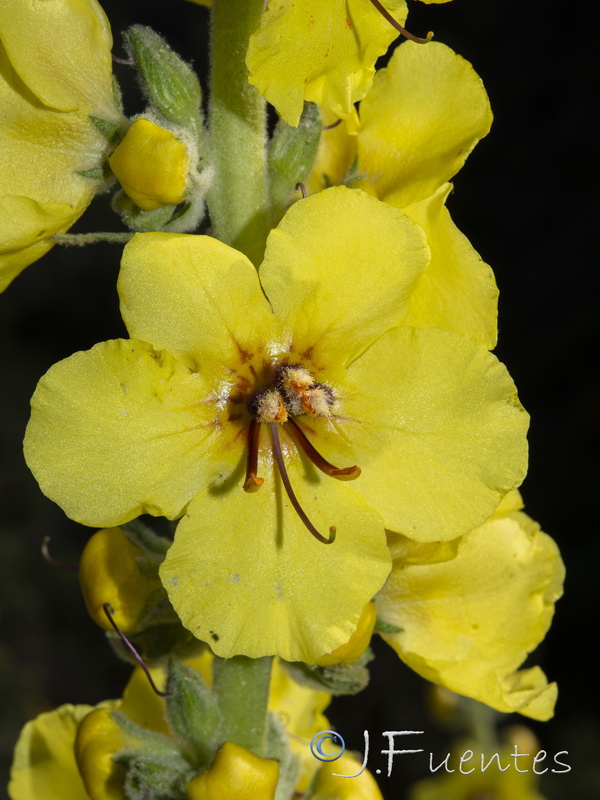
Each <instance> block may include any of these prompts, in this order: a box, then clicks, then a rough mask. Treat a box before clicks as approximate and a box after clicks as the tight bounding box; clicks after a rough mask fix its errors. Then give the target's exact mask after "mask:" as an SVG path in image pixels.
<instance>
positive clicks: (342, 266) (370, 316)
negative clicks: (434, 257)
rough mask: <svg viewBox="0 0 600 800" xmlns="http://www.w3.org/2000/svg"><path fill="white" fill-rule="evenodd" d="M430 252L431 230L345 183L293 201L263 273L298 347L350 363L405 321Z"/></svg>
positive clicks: (270, 240) (273, 233) (274, 234)
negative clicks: (426, 233)
mask: <svg viewBox="0 0 600 800" xmlns="http://www.w3.org/2000/svg"><path fill="white" fill-rule="evenodd" d="M374 231H376V232H377V234H376V235H374ZM428 260H429V250H428V248H427V245H426V242H425V238H424V235H423V232H422V231H421V229H420V228H419V227H418V226H416V225H415V224H414V223H413V222H412V220H410V219H409V218H408V217H407V216H406V215H405V214H403V213H402V212H400V211H398V210H397V209H393V208H391V207H390V206H388V205H386V204H385V203H381V202H379V201H378V200H375V199H374V198H372V197H369V196H367V195H366V194H365V193H364V192H354V191H351V190H350V189H347V188H346V187H344V186H337V187H333V188H331V189H327V190H326V191H324V192H319V193H318V194H315V195H313V196H311V197H308V198H307V199H306V200H301V201H299V202H297V203H295V204H294V205H293V206H292V207H291V208H290V209H289V211H288V212H287V214H286V215H285V217H284V218H283V220H282V221H281V222H280V223H279V226H278V227H277V228H276V229H275V230H273V231H271V233H270V235H269V238H268V240H267V248H266V253H265V260H264V262H263V264H262V265H261V267H260V269H259V274H260V279H261V282H262V284H263V286H264V289H265V292H266V294H267V297H268V298H269V300H270V301H271V305H272V307H273V310H274V312H275V314H277V315H280V316H281V317H282V319H283V321H284V322H285V324H286V325H287V327H288V329H289V330H290V331H293V342H294V346H295V349H296V351H297V352H299V353H302V352H303V351H307V350H310V351H311V354H312V356H313V357H314V358H316V359H320V358H322V359H323V360H325V361H327V362H330V363H337V364H342V363H343V364H347V363H349V362H350V361H351V360H352V359H353V358H355V357H356V356H358V355H360V353H361V352H363V351H364V349H365V348H366V347H368V346H369V345H370V344H371V342H373V341H374V340H375V339H376V338H377V337H378V336H380V335H381V334H382V333H385V331H387V330H389V328H391V327H392V326H393V325H397V324H398V323H399V322H401V321H402V319H403V317H404V316H405V314H406V303H407V300H408V298H409V296H410V292H411V291H412V289H413V288H414V285H415V282H416V280H417V278H418V276H419V275H420V274H421V272H422V271H423V270H424V269H425V267H426V265H427V262H428Z"/></svg>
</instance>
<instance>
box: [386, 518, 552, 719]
mask: <svg viewBox="0 0 600 800" xmlns="http://www.w3.org/2000/svg"><path fill="white" fill-rule="evenodd" d="M392 555H393V563H394V566H393V570H392V575H391V576H390V578H389V580H388V582H387V583H386V585H385V587H384V588H383V589H382V591H381V592H380V593H379V595H378V597H377V599H376V603H377V608H378V612H379V614H380V616H381V617H382V618H383V619H385V620H386V622H390V623H392V624H394V625H398V626H399V627H401V628H403V631H402V633H396V634H390V635H388V634H385V635H384V638H385V640H386V641H387V642H388V643H389V644H390V645H391V646H392V647H393V648H394V650H395V651H396V652H397V653H398V655H399V656H400V657H401V658H402V660H403V661H405V662H406V663H407V664H408V665H409V666H410V667H411V668H412V669H414V670H415V671H416V672H418V673H419V674H420V675H422V676H423V677H425V678H427V679H428V680H430V681H433V682H434V683H437V684H441V685H442V686H446V687H447V688H448V689H452V690H453V691H455V692H458V693H459V694H464V695H467V696H468V697H474V698H475V699H477V700H480V701H482V702H484V703H487V704H488V705H490V706H492V707H493V708H496V709H498V710H499V711H505V712H510V711H518V712H520V713H521V714H525V715H526V716H530V717H533V718H535V719H548V718H549V717H550V716H552V709H553V706H554V700H555V698H556V687H555V686H554V684H551V685H548V684H547V683H546V679H545V677H544V675H543V673H542V671H541V670H540V669H539V668H537V667H536V668H533V669H528V670H522V671H518V672H515V670H516V669H517V668H518V667H519V666H520V664H521V663H522V662H523V661H524V659H525V657H526V655H527V654H528V653H529V652H530V651H531V650H533V649H534V647H536V645H537V644H538V643H539V642H540V641H541V640H542V638H543V637H544V634H545V633H546V631H547V630H548V627H549V625H550V621H551V619H552V615H553V613H554V602H555V601H556V600H557V599H558V598H559V597H560V595H561V593H562V581H563V577H564V567H563V564H562V561H561V559H560V554H559V552H558V548H557V547H556V545H555V543H554V542H553V541H552V539H551V538H550V537H549V536H547V535H546V534H545V533H542V532H541V531H540V529H539V526H538V525H536V524H535V523H534V522H533V521H532V520H531V519H530V518H529V517H527V516H526V515H525V514H523V513H521V512H513V513H511V514H509V515H508V516H506V517H504V518H494V519H492V520H490V521H489V522H486V523H485V524H484V525H482V526H481V527H479V528H477V529H476V530H473V531H471V532H469V533H468V534H465V535H464V536H463V537H461V538H460V539H458V540H457V541H455V542H450V543H433V544H430V545H419V544H416V543H414V542H411V541H410V540H408V539H406V538H404V537H394V538H393V543H392Z"/></svg>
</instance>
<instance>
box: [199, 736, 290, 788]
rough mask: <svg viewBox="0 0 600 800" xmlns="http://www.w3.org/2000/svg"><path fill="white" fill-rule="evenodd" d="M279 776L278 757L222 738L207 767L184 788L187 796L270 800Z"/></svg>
mask: <svg viewBox="0 0 600 800" xmlns="http://www.w3.org/2000/svg"><path fill="white" fill-rule="evenodd" d="M278 779H279V764H278V762H277V761H274V760H273V759H270V758H260V756H256V755H254V753H251V752H250V751H249V750H246V748H244V747H240V746H239V745H237V744H233V743H232V742H225V744H224V745H223V747H221V749H220V750H219V752H218V753H217V757H216V758H215V760H214V761H213V763H212V765H211V766H210V768H209V769H208V770H206V771H205V772H202V773H201V774H200V775H197V776H196V777H195V778H192V780H191V781H189V782H188V783H187V784H186V787H185V790H186V794H187V796H188V798H189V800H228V799H229V798H232V800H233V798H239V800H273V798H274V797H275V789H276V788H277V781H278Z"/></svg>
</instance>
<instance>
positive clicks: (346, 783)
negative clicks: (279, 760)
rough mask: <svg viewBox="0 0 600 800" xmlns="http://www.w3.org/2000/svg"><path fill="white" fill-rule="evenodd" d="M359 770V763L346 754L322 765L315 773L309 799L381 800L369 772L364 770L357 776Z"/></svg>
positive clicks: (381, 797) (380, 795) (381, 796)
mask: <svg viewBox="0 0 600 800" xmlns="http://www.w3.org/2000/svg"><path fill="white" fill-rule="evenodd" d="M359 770H360V763H359V762H358V761H357V760H356V759H355V758H353V757H352V756H349V755H347V754H346V753H344V755H343V756H340V758H338V759H336V760H335V761H331V762H329V763H326V764H323V766H322V767H321V769H320V770H319V772H318V773H317V781H316V783H315V788H314V793H313V794H312V795H311V797H312V798H314V800H325V798H327V800H329V798H332V797H335V798H336V800H383V795H382V794H381V792H380V790H379V787H378V786H377V783H376V781H375V778H374V777H373V776H372V775H371V773H370V772H369V770H367V769H366V770H364V772H362V773H361V774H360V775H357V774H356V773H357V772H358V771H359ZM333 773H336V775H334V774H333ZM338 775H356V777H353V778H340V777H337V776H338Z"/></svg>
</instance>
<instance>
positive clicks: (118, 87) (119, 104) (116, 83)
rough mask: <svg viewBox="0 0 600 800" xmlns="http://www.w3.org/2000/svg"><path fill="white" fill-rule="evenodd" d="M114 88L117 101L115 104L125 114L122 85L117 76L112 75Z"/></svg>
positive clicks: (114, 96)
mask: <svg viewBox="0 0 600 800" xmlns="http://www.w3.org/2000/svg"><path fill="white" fill-rule="evenodd" d="M112 90H113V98H114V101H115V106H116V107H117V109H118V110H119V111H120V113H121V114H124V111H125V110H124V107H123V92H122V91H121V85H120V83H119V81H118V80H117V79H116V77H115V76H114V75H113V76H112Z"/></svg>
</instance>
